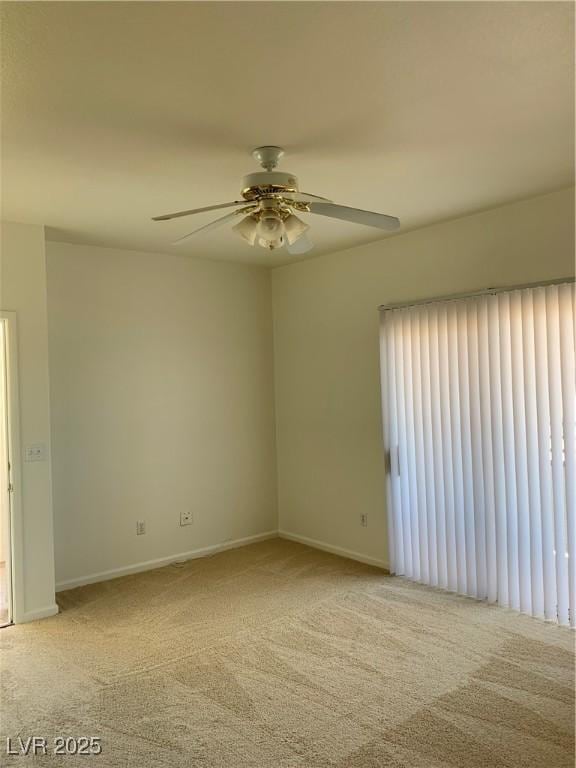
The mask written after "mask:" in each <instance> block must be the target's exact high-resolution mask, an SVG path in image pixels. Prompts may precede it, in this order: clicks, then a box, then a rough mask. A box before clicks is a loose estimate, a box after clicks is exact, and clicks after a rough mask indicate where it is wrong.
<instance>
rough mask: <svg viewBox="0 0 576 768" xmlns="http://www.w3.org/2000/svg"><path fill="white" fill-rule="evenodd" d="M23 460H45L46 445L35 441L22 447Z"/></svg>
mask: <svg viewBox="0 0 576 768" xmlns="http://www.w3.org/2000/svg"><path fill="white" fill-rule="evenodd" d="M24 461H46V445H45V444H44V443H35V444H34V445H27V446H26V447H25V448H24Z"/></svg>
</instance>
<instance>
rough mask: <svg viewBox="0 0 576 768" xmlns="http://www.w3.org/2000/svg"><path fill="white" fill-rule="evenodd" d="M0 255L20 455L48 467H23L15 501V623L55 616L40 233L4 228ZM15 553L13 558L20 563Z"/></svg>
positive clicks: (0, 299) (0, 301)
mask: <svg viewBox="0 0 576 768" xmlns="http://www.w3.org/2000/svg"><path fill="white" fill-rule="evenodd" d="M0 243H1V250H0V309H1V310H3V311H11V312H15V313H16V317H17V326H18V328H17V330H18V369H19V370H18V374H19V376H18V378H19V400H20V414H19V416H20V445H21V453H22V452H23V451H24V448H25V447H26V446H27V445H30V444H37V443H43V444H44V445H45V446H46V450H47V457H46V461H38V462H24V461H23V456H21V463H20V469H21V474H20V479H21V481H20V482H19V483H17V486H16V495H17V496H18V495H20V498H16V499H15V503H16V504H17V507H16V509H17V514H18V517H19V519H18V520H16V521H15V527H16V534H17V537H18V542H17V545H18V549H19V551H20V553H21V555H22V559H21V562H15V563H14V568H15V570H16V575H17V585H18V586H19V590H18V592H19V593H20V592H21V593H22V594H17V596H16V597H17V602H16V604H15V606H14V608H15V620H18V621H26V620H29V619H32V618H38V617H41V616H44V615H49V614H51V613H54V612H55V611H56V606H55V603H54V544H53V532H52V491H51V473H50V398H49V379H48V333H47V316H46V259H45V252H44V228H43V227H41V226H33V225H28V224H13V223H7V222H3V223H2V225H1V239H0ZM18 554H19V553H18V551H17V552H16V556H17V557H18Z"/></svg>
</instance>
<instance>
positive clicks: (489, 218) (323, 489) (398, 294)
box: [272, 190, 574, 563]
mask: <svg viewBox="0 0 576 768" xmlns="http://www.w3.org/2000/svg"><path fill="white" fill-rule="evenodd" d="M573 273H574V193H573V190H563V191H559V192H555V193H552V194H549V195H545V196H542V197H539V198H534V199H531V200H526V201H523V202H519V203H515V204H513V205H508V206H504V207H501V208H498V209H494V210H490V211H486V212H483V213H479V214H476V215H474V216H468V217H466V218H462V219H458V220H455V221H451V222H447V223H444V224H438V225H435V226H432V227H427V228H425V229H421V230H417V231H413V232H408V233H406V234H404V235H399V236H397V237H392V238H389V239H387V240H383V241H381V242H379V243H374V244H371V245H367V246H363V247H360V248H355V249H351V250H348V251H342V252H340V253H336V254H333V255H329V256H323V257H320V258H317V259H310V260H309V261H304V262H300V263H297V264H293V265H290V266H285V267H281V268H279V269H276V270H274V272H273V277H272V285H273V305H274V351H275V382H276V413H277V450H278V483H279V525H280V528H281V529H282V530H284V531H287V532H289V533H292V534H296V535H298V536H300V537H306V538H309V539H313V540H316V541H320V542H324V543H326V544H328V545H330V546H332V547H336V548H342V549H346V550H351V551H353V552H357V553H359V554H360V555H361V556H362V557H365V558H368V559H373V560H375V561H380V562H384V563H386V562H387V559H388V558H387V540H386V510H385V486H384V469H383V451H382V441H381V408H380V383H379V360H378V312H377V307H378V306H379V305H380V304H385V303H388V302H401V301H406V300H411V299H418V298H422V297H433V296H438V295H443V294H449V293H456V292H462V291H473V290H478V289H482V288H485V287H489V286H499V285H510V284H514V283H529V282H533V281H538V280H546V279H553V278H557V277H562V276H567V275H571V274H573ZM361 513H367V514H368V527H367V528H362V527H361V526H360V520H359V516H360V514H361Z"/></svg>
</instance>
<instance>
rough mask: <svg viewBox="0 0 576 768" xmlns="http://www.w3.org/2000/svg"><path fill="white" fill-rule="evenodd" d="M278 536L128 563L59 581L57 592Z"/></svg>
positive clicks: (261, 536) (250, 538)
mask: <svg viewBox="0 0 576 768" xmlns="http://www.w3.org/2000/svg"><path fill="white" fill-rule="evenodd" d="M277 536H278V531H266V532H265V533H257V534H256V535H255V536H245V537H244V538H242V539H234V540H233V541H225V542H222V543H221V544H212V545H211V546H209V547H202V548H201V549H191V550H190V551H189V552H180V553H178V554H175V555H169V556H168V557H160V558H158V559H157V560H146V561H144V562H141V563H134V564H133V565H126V566H124V567H122V568H112V569H111V570H109V571H101V572H100V573H91V574H88V575H87V576H79V577H78V578H76V579H68V580H66V581H59V582H57V584H56V592H62V591H63V590H65V589H74V587H82V586H84V585H85V584H96V583H97V582H99V581H109V580H110V579H118V578H120V577H121V576H129V575H130V574H132V573H141V572H142V571H152V570H154V569H155V568H162V567H163V566H165V565H170V564H171V563H174V562H177V561H180V560H194V559H195V558H198V557H206V556H207V555H212V554H215V553H216V552H223V551H224V550H226V549H236V548H237V547H244V546H246V545H247V544H253V543H254V542H256V541H265V540H266V539H275V538H277Z"/></svg>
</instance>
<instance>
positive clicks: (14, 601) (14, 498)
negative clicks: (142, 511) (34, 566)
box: [0, 310, 24, 624]
mask: <svg viewBox="0 0 576 768" xmlns="http://www.w3.org/2000/svg"><path fill="white" fill-rule="evenodd" d="M0 320H1V321H3V323H4V327H5V329H6V334H5V339H6V350H5V352H6V389H7V392H6V405H7V422H8V423H7V432H8V435H7V438H8V456H9V460H10V476H9V482H10V485H11V489H12V491H11V492H10V493H9V494H8V499H9V531H10V549H9V552H10V563H9V578H10V588H11V596H10V597H11V600H10V608H11V611H10V614H11V615H10V619H11V622H12V623H13V624H17V623H18V622H20V621H22V618H23V616H24V560H23V555H24V546H23V541H24V532H23V525H22V523H23V521H22V466H21V452H20V451H21V449H20V397H19V391H20V390H19V385H18V326H17V320H16V312H9V311H5V310H0Z"/></svg>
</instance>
